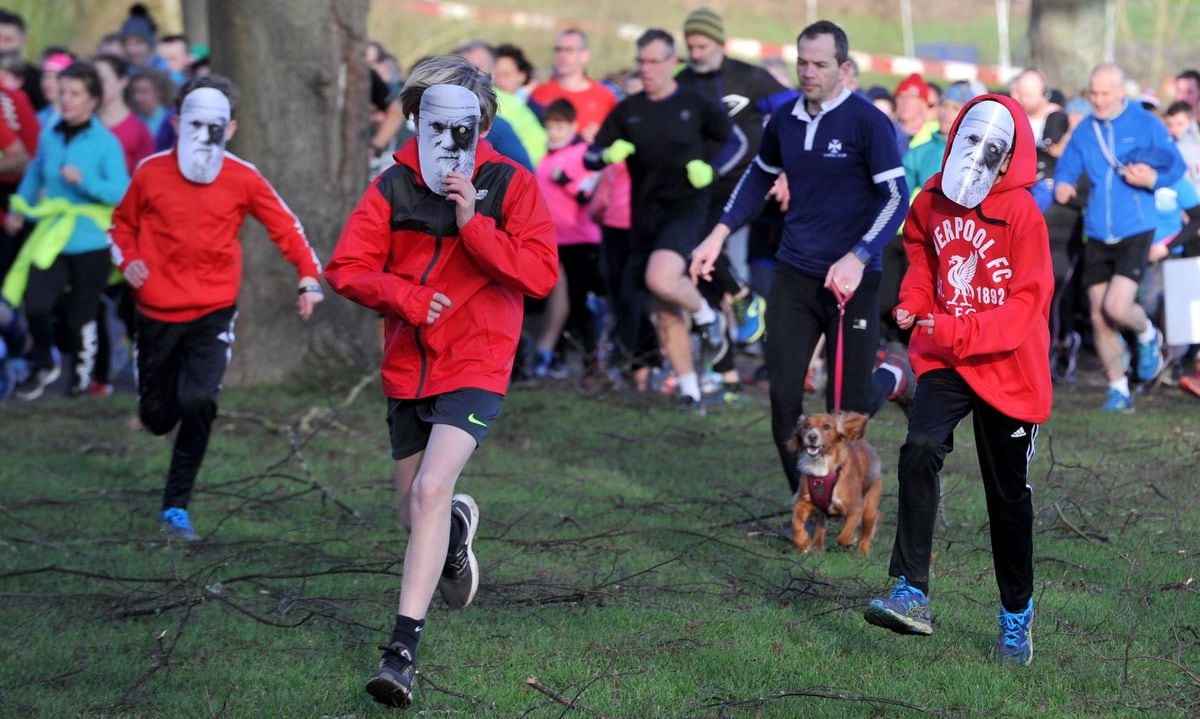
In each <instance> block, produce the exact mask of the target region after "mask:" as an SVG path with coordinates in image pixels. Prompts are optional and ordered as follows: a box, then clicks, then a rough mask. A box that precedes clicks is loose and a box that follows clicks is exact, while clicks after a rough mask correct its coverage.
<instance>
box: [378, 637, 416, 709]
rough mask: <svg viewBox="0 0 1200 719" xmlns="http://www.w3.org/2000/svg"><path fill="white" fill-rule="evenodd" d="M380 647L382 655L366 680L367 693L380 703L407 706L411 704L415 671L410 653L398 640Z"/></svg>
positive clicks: (401, 707) (399, 707)
mask: <svg viewBox="0 0 1200 719" xmlns="http://www.w3.org/2000/svg"><path fill="white" fill-rule="evenodd" d="M380 649H382V650H383V657H382V658H381V659H380V660H379V668H378V669H376V670H375V671H374V672H372V673H371V678H370V679H368V680H367V693H368V694H370V695H371V697H372V698H373V699H374V700H375V701H377V702H379V703H380V704H386V705H387V706H390V707H396V708H398V709H404V708H407V707H408V706H410V705H412V685H413V677H414V676H415V675H416V673H417V670H416V667H414V666H413V660H412V655H411V654H409V653H408V649H406V648H405V647H404V645H403V644H400V643H399V642H396V643H394V644H389V645H388V646H386V647H380Z"/></svg>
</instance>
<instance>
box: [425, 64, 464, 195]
mask: <svg viewBox="0 0 1200 719" xmlns="http://www.w3.org/2000/svg"><path fill="white" fill-rule="evenodd" d="M478 144H479V98H477V97H475V93H473V92H471V91H470V90H468V89H467V88H465V87H461V86H459V85H431V86H430V87H428V88H427V89H426V90H425V93H424V94H423V95H421V109H420V111H419V122H418V123H417V152H418V156H419V157H420V160H421V178H422V179H424V180H425V185H426V187H428V188H429V189H430V190H433V191H434V192H436V193H437V194H439V195H444V194H446V189H445V187H443V186H442V181H443V180H444V179H445V177H446V173H448V172H457V173H459V174H461V175H464V176H465V177H466V178H467V179H470V178H471V176H472V175H474V174H475V146H476V145H478Z"/></svg>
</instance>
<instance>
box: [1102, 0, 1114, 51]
mask: <svg viewBox="0 0 1200 719" xmlns="http://www.w3.org/2000/svg"><path fill="white" fill-rule="evenodd" d="M1116 61H1117V3H1116V0H1105V3H1104V62H1116Z"/></svg>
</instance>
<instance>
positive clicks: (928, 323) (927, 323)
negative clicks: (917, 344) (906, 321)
mask: <svg viewBox="0 0 1200 719" xmlns="http://www.w3.org/2000/svg"><path fill="white" fill-rule="evenodd" d="M917 326H918V327H924V328H925V333H926V334H929V335H932V334H933V313H932V312H930V313H929V314H927V315H925V319H923V320H918V321H917Z"/></svg>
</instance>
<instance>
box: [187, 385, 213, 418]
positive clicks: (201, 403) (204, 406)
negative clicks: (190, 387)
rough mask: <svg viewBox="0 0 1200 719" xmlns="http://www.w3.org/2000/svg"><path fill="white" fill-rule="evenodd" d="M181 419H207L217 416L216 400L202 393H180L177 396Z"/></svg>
mask: <svg viewBox="0 0 1200 719" xmlns="http://www.w3.org/2000/svg"><path fill="white" fill-rule="evenodd" d="M179 415H180V416H181V417H191V418H196V417H199V418H207V419H211V418H213V417H216V416H217V398H216V397H214V396H212V395H209V394H205V393H203V392H187V391H184V392H181V393H180V394H179Z"/></svg>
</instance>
